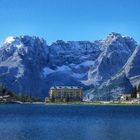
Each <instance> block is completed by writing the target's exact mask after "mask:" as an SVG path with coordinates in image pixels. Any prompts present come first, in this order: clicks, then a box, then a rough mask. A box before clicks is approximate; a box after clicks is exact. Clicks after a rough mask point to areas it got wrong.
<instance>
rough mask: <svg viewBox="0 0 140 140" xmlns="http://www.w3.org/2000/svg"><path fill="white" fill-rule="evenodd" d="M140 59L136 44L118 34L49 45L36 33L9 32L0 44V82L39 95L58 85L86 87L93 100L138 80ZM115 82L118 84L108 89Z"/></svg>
mask: <svg viewBox="0 0 140 140" xmlns="http://www.w3.org/2000/svg"><path fill="white" fill-rule="evenodd" d="M139 57H140V55H139V47H138V45H137V42H136V41H135V40H134V39H132V38H130V37H123V36H121V35H120V34H118V33H111V34H109V35H108V36H107V38H106V39H104V40H99V41H95V42H89V41H68V42H64V41H62V40H58V41H56V42H54V43H52V44H51V45H47V43H46V41H45V40H44V39H41V38H38V37H30V36H19V37H14V36H10V37H8V38H7V39H6V40H5V41H4V43H3V46H2V47H1V48H0V82H1V83H2V84H4V85H6V86H7V87H9V88H10V89H11V90H13V91H15V92H17V93H24V94H28V95H32V96H36V97H40V98H44V97H45V96H47V95H48V90H49V88H50V87H51V86H55V85H57V86H60V85H67V86H73V85H77V86H82V87H83V89H84V91H86V92H85V93H87V95H90V97H91V98H93V97H96V98H97V97H103V98H114V97H116V96H117V95H118V94H119V93H121V92H129V90H131V89H132V83H133V84H134V83H135V82H134V81H135V80H136V79H137V83H138V82H139V80H138V79H140V77H139V75H140V74H139V70H140V68H139V65H138V63H139V60H140V58H139ZM120 75H121V76H120ZM134 79H135V80H134ZM116 83H119V84H116ZM112 84H113V85H114V84H116V85H117V86H116V87H114V86H111V87H110V90H108V92H107V90H106V88H107V87H108V86H109V85H112ZM127 87H128V88H127ZM117 89H118V91H119V92H116V90H117ZM100 91H102V92H100ZM114 91H115V92H116V93H115V92H114ZM89 93H90V94H89ZM94 95H96V96H94ZM112 95H113V96H112Z"/></svg>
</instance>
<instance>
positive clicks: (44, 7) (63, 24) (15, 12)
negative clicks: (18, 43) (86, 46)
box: [0, 0, 140, 44]
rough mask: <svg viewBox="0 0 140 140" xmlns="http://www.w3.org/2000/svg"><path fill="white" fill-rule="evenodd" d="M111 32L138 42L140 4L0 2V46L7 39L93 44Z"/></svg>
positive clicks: (130, 0) (111, 0)
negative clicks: (32, 38)
mask: <svg viewBox="0 0 140 140" xmlns="http://www.w3.org/2000/svg"><path fill="white" fill-rule="evenodd" d="M112 31H114V32H119V33H121V34H122V35H129V36H132V37H134V38H135V39H136V40H137V41H138V42H140V0H0V44H1V42H2V41H3V40H4V39H5V38H6V37H7V36H10V35H14V36H17V35H34V36H39V37H43V38H45V39H46V40H47V41H48V42H53V41H56V40H58V39H63V40H66V41H67V40H90V41H94V40H96V39H102V38H105V37H106V35H107V34H108V33H110V32H112Z"/></svg>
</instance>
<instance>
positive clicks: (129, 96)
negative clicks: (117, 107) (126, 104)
mask: <svg viewBox="0 0 140 140" xmlns="http://www.w3.org/2000/svg"><path fill="white" fill-rule="evenodd" d="M130 99H131V94H123V95H121V96H120V100H121V101H128V100H130Z"/></svg>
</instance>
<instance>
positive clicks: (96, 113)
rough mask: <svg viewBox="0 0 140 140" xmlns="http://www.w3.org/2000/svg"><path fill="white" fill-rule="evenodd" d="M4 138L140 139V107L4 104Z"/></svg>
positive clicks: (0, 128)
mask: <svg viewBox="0 0 140 140" xmlns="http://www.w3.org/2000/svg"><path fill="white" fill-rule="evenodd" d="M0 140H140V106H109V105H17V104H13V105H12V104H11V105H10V104H9V105H0Z"/></svg>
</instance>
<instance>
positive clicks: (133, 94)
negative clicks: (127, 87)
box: [131, 86, 137, 98]
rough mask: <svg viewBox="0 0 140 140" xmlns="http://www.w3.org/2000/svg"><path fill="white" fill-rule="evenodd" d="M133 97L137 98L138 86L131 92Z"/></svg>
mask: <svg viewBox="0 0 140 140" xmlns="http://www.w3.org/2000/svg"><path fill="white" fill-rule="evenodd" d="M131 98H137V87H136V86H135V87H133V89H132V92H131Z"/></svg>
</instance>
